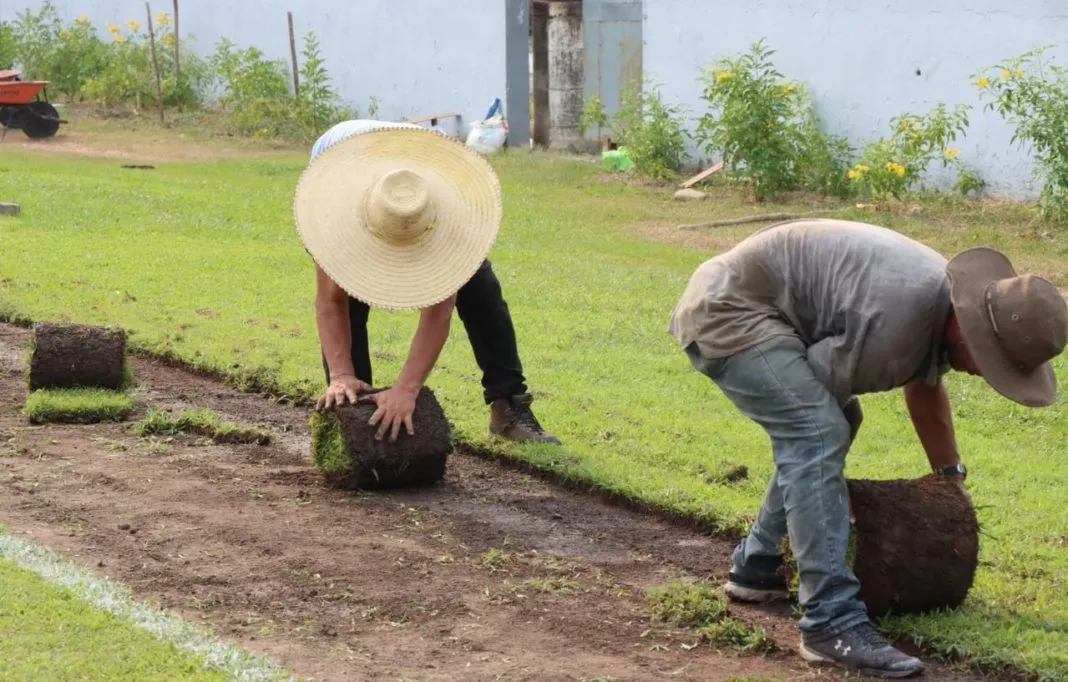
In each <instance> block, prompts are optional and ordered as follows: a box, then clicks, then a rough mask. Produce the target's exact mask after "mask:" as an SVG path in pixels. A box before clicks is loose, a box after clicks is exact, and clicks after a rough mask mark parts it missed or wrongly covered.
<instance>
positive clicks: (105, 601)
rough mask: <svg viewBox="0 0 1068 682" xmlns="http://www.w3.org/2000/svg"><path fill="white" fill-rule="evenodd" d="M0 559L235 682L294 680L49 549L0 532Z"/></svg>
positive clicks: (283, 672) (277, 669)
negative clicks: (147, 634) (64, 589)
mask: <svg viewBox="0 0 1068 682" xmlns="http://www.w3.org/2000/svg"><path fill="white" fill-rule="evenodd" d="M0 556H2V557H4V558H6V559H9V560H11V561H13V562H14V563H15V564H17V565H18V566H20V567H22V568H24V569H26V570H28V571H31V572H32V573H35V574H37V575H38V576H40V577H41V578H42V579H44V580H45V581H46V582H48V583H50V584H52V585H55V586H59V587H64V588H66V589H69V590H70V591H72V592H73V593H74V594H76V595H77V596H78V597H80V598H81V599H83V600H84V601H85V602H87V603H88V604H89V605H91V606H93V607H94V608H97V609H100V610H102V611H106V612H107V613H110V614H112V615H114V616H117V617H118V618H119V619H121V620H123V621H125V622H128V623H131V624H133V625H135V626H137V627H139V628H141V629H142V630H145V631H147V632H148V633H150V634H152V635H153V636H155V637H156V638H158V639H161V640H163V641H165V642H168V643H170V644H174V645H175V646H177V647H179V648H181V649H184V650H185V651H187V652H189V653H191V654H193V655H194V656H196V657H197V658H199V659H200V660H201V661H203V663H204V665H205V666H206V667H207V668H209V669H214V670H218V671H221V672H223V673H225V674H227V675H229V676H231V677H232V678H233V679H235V680H242V681H244V680H247V681H249V682H254V681H255V682H258V681H259V680H272V681H273V680H296V678H295V677H293V676H292V675H291V674H289V673H287V672H285V671H284V670H282V669H281V668H279V667H278V666H277V665H275V664H274V663H272V662H270V661H268V660H267V659H264V658H260V657H258V656H255V655H253V654H250V653H247V652H243V651H239V650H237V649H234V648H232V647H230V646H229V645H227V644H225V643H223V642H221V641H219V640H217V639H215V638H214V637H213V636H212V635H211V634H209V633H207V632H205V631H204V630H201V629H200V628H198V627H196V626H194V625H192V624H191V623H188V622H186V621H184V620H182V619H181V618H179V617H178V616H176V615H175V614H173V613H171V612H169V611H163V610H160V609H157V608H154V607H152V606H150V605H148V604H144V603H142V602H139V601H137V600H136V599H134V598H133V596H131V594H130V592H129V591H128V590H127V589H126V588H125V587H123V586H121V585H119V584H118V583H114V582H112V581H110V580H107V579H106V578H101V577H99V576H97V575H96V574H94V573H92V572H91V571H88V570H86V569H85V568H82V567H81V566H78V565H77V564H75V563H73V562H71V561H68V560H66V559H64V558H63V557H62V556H60V555H59V554H58V553H56V552H54V551H53V550H51V549H48V548H46V547H42V546H40V545H37V544H35V543H33V542H30V541H29V540H24V539H22V538H17V537H14V536H12V535H9V534H8V533H6V532H4V531H2V530H0Z"/></svg>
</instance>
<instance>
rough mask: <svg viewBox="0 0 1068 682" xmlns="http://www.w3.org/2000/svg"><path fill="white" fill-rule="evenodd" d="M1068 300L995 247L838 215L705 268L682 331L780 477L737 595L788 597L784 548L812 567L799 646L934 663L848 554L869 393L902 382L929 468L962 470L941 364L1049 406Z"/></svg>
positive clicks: (880, 666) (774, 235)
mask: <svg viewBox="0 0 1068 682" xmlns="http://www.w3.org/2000/svg"><path fill="white" fill-rule="evenodd" d="M1066 328H1068V312H1066V306H1065V302H1064V299H1063V298H1062V297H1061V295H1060V293H1059V292H1058V291H1057V289H1056V288H1055V287H1054V286H1053V285H1052V284H1050V283H1049V282H1048V281H1046V280H1044V279H1042V278H1040V277H1037V276H1034V275H1026V274H1025V275H1018V274H1017V273H1016V272H1015V270H1014V269H1013V266H1012V265H1011V264H1010V262H1009V260H1008V259H1007V258H1006V257H1005V256H1003V255H1002V254H1000V253H998V252H996V251H993V250H991V249H986V248H976V249H970V250H968V251H965V252H963V253H961V254H959V255H957V256H956V257H955V258H953V259H952V260H950V261H948V262H947V261H946V259H945V258H943V257H942V256H940V255H939V254H938V253H936V252H935V251H933V250H931V249H930V248H928V247H927V246H925V245H923V244H920V243H919V242H916V241H913V240H911V239H908V238H906V237H904V236H902V235H901V234H898V233H896V232H893V231H891V230H888V229H885V228H882V227H877V226H874V225H866V224H863V223H855V222H848V221H840V220H799V221H789V222H785V223H780V224H776V225H772V226H770V227H768V228H765V229H763V230H760V231H759V232H757V233H756V234H754V235H752V236H750V237H749V238H747V239H745V240H743V241H742V242H741V243H739V244H738V245H737V246H735V247H734V248H733V249H731V250H730V251H727V252H726V253H723V254H721V255H719V256H717V257H715V258H712V259H711V260H708V261H706V262H705V263H703V264H702V265H701V266H700V267H699V268H698V269H697V271H696V272H695V273H694V274H693V276H692V277H691V279H690V281H689V284H688V286H687V287H686V290H685V293H684V294H683V295H682V297H681V299H680V301H679V302H678V305H677V306H676V308H675V310H674V312H673V315H672V316H671V321H670V325H669V330H670V332H671V334H672V335H673V336H674V337H675V338H676V340H677V341H678V342H679V344H680V345H681V346H682V348H683V350H684V352H685V353H686V354H687V356H688V357H689V359H690V361H691V363H692V364H693V366H694V368H695V369H696V370H698V371H700V372H701V373H703V374H705V375H706V376H708V377H709V378H710V379H711V380H712V381H714V382H715V383H716V384H717V385H718V386H719V388H720V389H721V390H722V391H723V392H724V394H725V395H726V396H727V397H728V398H729V399H730V400H731V402H732V403H733V404H734V405H735V406H736V407H737V408H738V409H739V410H740V411H741V412H742V413H743V414H745V415H746V416H748V417H749V418H750V419H752V420H753V421H755V422H756V423H758V424H760V425H761V426H762V427H763V428H764V430H765V431H766V432H767V434H768V436H769V438H770V440H771V446H772V456H773V458H774V462H775V471H774V474H773V476H772V478H771V482H770V484H769V486H768V490H767V493H766V496H765V498H764V502H763V504H762V505H761V508H760V511H759V514H758V516H757V519H756V522H755V523H754V524H753V527H752V529H751V531H750V533H749V535H748V537H746V538H745V539H744V540H743V541H742V542H741V543H739V545H738V547H737V548H736V549H735V552H734V557H733V566H732V570H731V571H730V575H729V577H728V581H727V584H726V587H725V589H726V592H727V594H728V595H729V596H731V597H732V598H734V599H738V600H742V601H752V602H765V601H771V600H775V599H787V598H789V591H788V589H787V585H786V582H785V580H784V579H783V578H782V577H781V576H780V575H779V574H778V568H779V566H780V565H781V563H782V557H781V556H780V553H779V547H780V542H781V540H782V539H783V538H784V537H789V541H790V547H791V550H792V552H793V554H794V556H795V557H796V559H797V564H798V569H799V577H800V595H799V602H800V605H801V607H802V608H803V609H804V616H803V617H802V618H801V621H800V623H799V628H800V630H801V633H802V639H801V654H802V656H803V657H804V658H805V659H806V660H808V661H810V662H814V663H830V664H834V665H840V666H843V667H847V668H852V669H856V670H860V671H862V672H863V673H865V674H872V675H879V676H884V677H909V676H912V675H916V674H919V673H920V672H922V670H923V664H922V663H921V662H920V661H919V660H918V659H916V658H914V657H911V656H907V655H906V654H904V653H902V652H900V651H898V650H897V649H895V648H894V647H892V646H891V645H890V644H889V643H888V642H887V641H886V640H885V639H884V638H883V637H882V636H881V635H880V634H879V633H878V632H877V631H876V629H875V628H874V626H873V625H872V624H871V623H870V621H869V619H868V615H867V611H866V609H865V607H864V604H863V603H861V602H860V601H859V600H858V598H857V595H858V592H859V583H858V581H857V578H856V576H855V575H854V574H853V572H852V571H851V570H850V568H849V566H848V565H847V564H846V547H847V542H848V539H849V501H848V489H847V487H846V481H845V476H844V473H843V471H844V467H845V456H846V452H847V451H848V450H849V448H850V445H851V444H852V442H853V439H854V438H855V437H856V434H857V430H858V429H859V428H860V424H861V421H862V413H861V409H860V403H859V401H858V399H857V396H858V395H860V394H864V393H871V392H876V391H887V390H891V389H894V388H898V387H903V391H904V397H905V403H906V405H907V407H908V411H909V414H910V416H911V419H912V423H913V425H914V427H915V430H916V433H917V435H918V437H919V440H920V443H921V445H922V446H923V448H924V451H925V453H926V455H927V458H928V460H929V462H930V465H931V467H932V469H933V470H934V471H935V472H937V473H938V474H941V475H945V476H951V477H954V478H956V479H957V480H959V481H963V479H964V477H965V475H966V470H965V468H964V465H963V464H962V462H961V458H960V454H959V453H958V451H957V445H956V441H955V438H954V432H953V425H952V418H951V410H950V404H949V398H948V396H947V393H946V389H945V387H944V386H943V384H942V379H941V377H942V375H943V374H944V373H946V372H947V371H948V370H949V369H954V370H957V371H962V372H967V373H969V374H974V375H978V376H981V377H983V378H984V379H985V381H986V382H987V383H988V384H989V385H990V386H992V387H993V388H994V389H995V390H996V391H998V392H999V393H1000V394H1002V395H1004V396H1005V397H1007V398H1009V399H1010V400H1013V401H1016V402H1018V403H1020V404H1023V405H1027V406H1032V407H1044V406H1048V405H1051V404H1052V403H1053V402H1054V400H1055V398H1056V382H1055V378H1054V373H1053V368H1052V367H1051V365H1050V361H1051V360H1052V359H1053V358H1055V357H1056V356H1058V355H1059V354H1060V353H1061V352H1062V351H1063V350H1064V347H1065V336H1066Z"/></svg>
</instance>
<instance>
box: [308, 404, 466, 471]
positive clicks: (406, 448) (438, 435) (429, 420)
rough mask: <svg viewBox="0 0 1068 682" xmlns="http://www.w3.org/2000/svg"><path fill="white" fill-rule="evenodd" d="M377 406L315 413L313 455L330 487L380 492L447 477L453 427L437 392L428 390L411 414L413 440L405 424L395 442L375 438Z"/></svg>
mask: <svg viewBox="0 0 1068 682" xmlns="http://www.w3.org/2000/svg"><path fill="white" fill-rule="evenodd" d="M375 409H376V406H375V404H374V403H370V402H361V403H359V404H357V405H350V404H345V405H343V406H341V407H339V408H335V409H333V410H331V411H328V412H324V413H316V414H315V415H314V417H313V420H312V421H313V423H312V454H313V458H314V460H315V464H316V466H318V467H319V469H320V471H322V472H323V475H324V477H325V478H326V481H327V483H328V484H329V485H331V486H333V487H336V488H345V489H350V490H375V489H389V488H401V487H415V486H423V485H430V484H433V483H436V482H438V481H440V480H441V479H442V478H443V477H444V476H445V464H446V460H447V458H448V455H449V453H450V452H451V451H452V449H453V448H452V427H451V424H450V423H449V420H448V418H447V417H446V416H445V412H444V410H443V409H442V408H441V405H440V404H439V403H438V401H437V399H436V398H435V397H434V394H433V392H432V391H431V390H430V389H429V388H426V387H424V388H423V389H422V390H421V391H420V392H419V396H418V397H417V398H416V402H415V413H414V414H413V415H412V426H413V427H414V430H415V435H414V436H409V435H408V432H407V430H406V429H405V428H404V427H403V426H402V427H401V431H400V435H399V436H398V437H397V442H396V443H390V442H389V437H388V435H387V436H386V437H385V438H384V439H383V440H381V441H376V440H375V432H376V430H377V429H378V427H377V426H374V427H372V426H370V425H369V424H368V423H367V421H368V420H369V419H370V418H371V415H373V414H374V412H375Z"/></svg>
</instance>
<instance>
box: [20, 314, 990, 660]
mask: <svg viewBox="0 0 1068 682" xmlns="http://www.w3.org/2000/svg"><path fill="white" fill-rule="evenodd" d="M29 339H30V332H28V331H27V330H24V329H20V328H17V327H12V326H8V325H0V490H2V492H3V494H0V521H2V522H3V523H4V524H5V525H6V526H7V527H8V528H9V529H10V530H11V531H12V532H14V533H19V534H25V535H26V536H28V537H30V538H32V539H34V540H35V541H37V542H39V543H41V544H44V545H47V546H49V547H52V548H54V549H56V550H58V551H61V552H63V553H64V554H65V555H67V556H69V557H71V558H72V559H74V560H75V561H78V562H79V563H81V564H82V565H84V566H86V567H89V568H90V569H92V570H93V571H95V572H96V573H98V574H100V575H102V576H106V577H108V578H111V579H114V580H118V581H121V582H122V583H124V584H126V585H128V586H129V587H130V588H131V589H132V591H133V592H134V594H135V596H137V597H139V598H142V599H149V600H153V601H155V602H156V603H158V604H160V605H161V606H163V607H165V608H169V609H173V610H174V611H176V612H177V613H179V614H181V615H182V616H184V617H185V618H187V619H189V620H192V621H195V622H200V623H203V624H205V625H208V626H210V627H211V628H212V629H213V630H214V631H215V632H216V633H217V634H218V635H219V636H221V637H223V638H225V639H226V640H227V641H229V642H231V643H233V644H235V645H237V646H241V647H244V648H246V649H248V650H251V651H254V652H256V653H260V654H265V655H269V656H271V657H273V658H275V660H277V661H279V662H280V663H282V664H283V665H285V666H287V667H289V668H290V669H291V670H293V671H294V672H296V673H297V674H299V675H306V676H312V677H314V678H316V679H320V680H401V679H406V680H583V679H587V680H594V679H614V680H730V679H732V678H745V677H747V676H756V677H760V676H767V677H771V678H772V679H777V678H785V679H789V680H808V679H840V678H842V677H843V676H842V674H841V673H839V672H837V671H831V670H826V669H813V668H809V667H808V666H807V665H805V664H804V662H803V661H801V660H800V658H799V657H798V656H797V655H796V654H795V653H794V650H795V647H796V642H797V631H796V628H795V625H794V621H793V620H792V616H791V614H790V611H789V609H788V608H784V609H779V610H774V609H772V610H760V609H755V608H741V607H732V611H733V613H734V615H735V616H737V617H738V618H740V619H744V620H746V621H748V622H750V623H754V624H757V625H760V626H762V627H764V628H766V629H767V630H768V633H769V635H770V636H771V637H772V639H774V640H775V641H776V643H777V644H778V645H779V646H780V647H782V651H780V652H778V653H775V654H772V655H769V656H743V655H739V654H735V653H733V652H730V651H717V650H715V649H712V648H711V647H710V646H708V645H707V644H704V643H702V644H698V645H697V646H694V644H695V643H697V641H698V640H697V638H696V637H695V635H694V633H693V632H690V631H682V630H671V629H665V628H662V627H658V626H657V625H655V624H654V623H653V622H652V621H651V620H650V618H649V616H648V615H647V613H646V611H645V606H646V601H645V589H646V588H647V587H650V586H655V585H661V584H664V583H666V582H667V581H669V580H672V579H676V578H695V577H696V578H710V579H713V580H716V581H719V580H722V578H723V577H725V575H726V570H727V568H728V557H729V555H730V550H731V546H730V544H729V543H728V542H726V541H724V540H719V539H716V538H711V537H707V536H705V535H701V534H699V533H697V532H694V531H691V530H687V529H685V528H681V527H679V526H678V525H674V524H671V523H670V522H667V521H664V520H660V519H655V518H652V517H650V516H648V515H643V514H640V513H637V512H633V511H628V510H623V509H620V508H619V507H618V506H614V505H611V504H608V503H606V502H603V501H601V500H598V499H596V498H594V497H592V496H587V495H583V494H580V493H575V492H571V491H567V490H562V489H560V488H558V487H555V486H553V485H551V484H549V483H546V482H544V481H542V480H539V479H537V478H534V477H531V476H527V475H525V474H523V473H520V472H517V471H515V470H513V469H510V468H508V467H506V466H503V465H501V464H499V463H496V462H493V461H489V460H487V459H485V458H482V457H477V456H473V455H469V454H465V453H462V452H461V453H456V454H455V455H453V456H452V457H451V458H450V460H449V471H448V473H447V477H446V480H445V481H444V482H443V483H441V484H439V485H438V486H435V487H433V488H430V489H426V490H421V491H414V492H411V491H410V492H403V493H392V494H381V495H378V494H351V493H345V492H341V491H336V490H331V489H329V488H326V487H324V486H323V485H322V483H321V480H320V477H319V476H318V475H317V472H316V470H315V468H314V466H313V465H312V463H311V461H310V456H309V453H308V443H309V436H308V429H307V423H308V413H307V410H306V409H305V408H295V407H292V406H287V405H282V404H277V403H274V402H272V401H269V400H267V399H265V398H263V397H261V396H255V395H249V394H242V393H239V392H236V391H234V390H232V389H230V388H228V387H226V386H224V385H223V384H221V383H218V382H215V381H213V380H211V379H208V378H205V377H202V376H198V375H196V374H193V373H190V372H186V371H183V370H181V369H176V368H174V367H170V366H166V365H164V364H161V363H157V362H155V361H152V360H146V359H143V358H135V359H134V361H133V365H134V373H135V376H136V379H137V382H138V386H137V388H136V393H137V398H138V401H139V403H140V405H141V410H142V413H143V410H144V409H145V408H147V407H153V408H157V409H185V408H193V407H210V408H213V409H215V410H217V411H218V412H220V413H221V414H222V415H224V416H225V417H226V418H227V419H230V420H234V421H237V422H240V423H243V424H251V425H259V426H263V427H266V428H268V429H270V430H271V431H272V432H273V433H274V434H275V436H277V438H276V442H275V443H273V444H271V445H267V446H259V445H216V444H212V443H211V442H209V441H206V440H204V439H201V438H196V437H189V436H179V437H175V438H169V439H142V438H138V437H137V436H136V435H134V434H133V433H132V432H131V430H130V428H129V426H130V425H129V424H107V425H91V426H58V425H52V426H43V427H32V426H30V425H29V424H28V423H27V422H26V420H25V418H24V417H23V416H22V415H21V413H20V410H21V409H22V405H23V403H24V401H25V399H26V387H25V377H24V374H23V372H24V369H23V367H24V365H23V358H24V355H25V352H26V345H27V343H28V341H29ZM139 416H140V415H135V417H134V418H138V417H139ZM927 678H928V679H939V680H961V681H965V680H972V679H975V678H969V677H962V676H956V675H953V674H952V673H951V672H950V671H949V670H948V669H946V668H943V667H937V666H934V665H933V664H932V665H931V666H930V667H929V671H928V674H927Z"/></svg>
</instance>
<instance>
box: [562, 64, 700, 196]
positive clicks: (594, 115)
mask: <svg viewBox="0 0 1068 682" xmlns="http://www.w3.org/2000/svg"><path fill="white" fill-rule="evenodd" d="M683 123H684V121H683V116H682V112H681V108H680V107H678V106H675V105H669V104H666V103H665V102H664V100H663V97H662V96H661V94H660V89H659V88H658V87H657V86H656V85H655V84H654V83H652V82H647V83H643V82H642V81H641V80H634V81H632V82H630V83H628V84H627V86H626V87H625V88H624V89H623V92H622V94H621V96H620V105H619V110H618V111H617V112H616V113H615V115H614V116H612V117H611V118H609V117H608V115H607V113H606V112H605V108H604V105H603V103H602V102H601V100H600V98H598V97H592V98H590V99H589V100H587V101H586V104H585V106H584V108H583V113H582V116H581V117H580V119H579V129H580V131H581V132H583V133H585V132H586V131H588V130H590V129H592V128H594V127H596V128H598V130H600V129H601V128H604V127H606V126H608V127H610V128H611V130H612V137H613V139H614V140H615V141H616V143H617V145H618V146H619V147H620V148H621V149H624V150H626V152H627V154H628V155H629V156H630V158H631V160H632V161H633V162H634V168H635V169H636V170H637V171H638V172H639V173H641V174H642V175H645V176H646V177H649V178H651V179H653V180H667V179H669V178H671V177H674V176H675V175H676V174H677V173H678V172H679V170H680V169H681V168H682V164H683V163H684V162H685V160H686V137H685V133H684V132H683Z"/></svg>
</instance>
